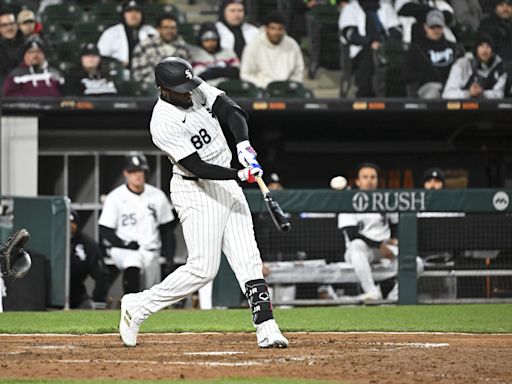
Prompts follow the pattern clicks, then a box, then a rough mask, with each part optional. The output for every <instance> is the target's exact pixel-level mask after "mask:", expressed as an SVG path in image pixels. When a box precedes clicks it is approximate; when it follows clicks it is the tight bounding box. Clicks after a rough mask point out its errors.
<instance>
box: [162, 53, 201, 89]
mask: <svg viewBox="0 0 512 384" xmlns="http://www.w3.org/2000/svg"><path fill="white" fill-rule="evenodd" d="M155 79H156V85H157V86H159V87H160V86H162V87H164V88H167V89H170V90H171V91H174V92H178V93H187V92H190V91H191V90H193V89H194V88H196V87H197V86H198V85H199V84H201V79H200V78H199V77H197V76H194V72H192V66H191V65H190V64H189V63H188V61H186V60H183V59H182V58H179V57H167V58H165V59H163V60H162V61H161V62H160V63H158V65H157V66H156V68H155Z"/></svg>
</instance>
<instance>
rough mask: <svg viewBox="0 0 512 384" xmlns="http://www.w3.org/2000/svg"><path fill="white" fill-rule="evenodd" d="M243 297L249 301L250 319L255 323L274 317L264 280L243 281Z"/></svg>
mask: <svg viewBox="0 0 512 384" xmlns="http://www.w3.org/2000/svg"><path fill="white" fill-rule="evenodd" d="M245 297H247V300H248V301H249V306H250V307H251V310H252V321H253V323H254V324H255V325H258V324H261V323H263V322H264V321H267V320H270V319H273V318H274V316H273V315H272V303H271V302H270V294H269V293H268V287H267V283H266V282H265V280H263V279H258V280H251V281H248V282H247V283H245Z"/></svg>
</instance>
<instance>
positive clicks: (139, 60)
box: [132, 13, 190, 87]
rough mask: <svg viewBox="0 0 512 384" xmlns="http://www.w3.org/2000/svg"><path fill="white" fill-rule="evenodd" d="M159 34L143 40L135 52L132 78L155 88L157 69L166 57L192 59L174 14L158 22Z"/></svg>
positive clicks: (161, 18) (165, 15) (161, 17)
mask: <svg viewBox="0 0 512 384" xmlns="http://www.w3.org/2000/svg"><path fill="white" fill-rule="evenodd" d="M157 31H158V33H157V34H156V35H154V36H150V37H148V38H147V39H145V40H142V41H141V42H140V43H139V44H138V45H137V46H136V47H135V50H134V51H133V59H132V76H133V79H134V80H135V81H138V82H142V83H146V84H147V85H148V86H152V87H154V84H155V74H154V71H155V67H156V66H157V64H158V63H159V62H160V61H161V60H162V59H163V58H165V57H168V56H175V57H181V58H183V59H185V60H189V59H190V50H189V47H188V45H187V43H186V42H185V40H183V37H181V36H180V35H179V31H178V21H177V20H176V17H175V16H174V15H172V14H169V13H168V14H164V15H162V16H160V17H159V18H158V20H157Z"/></svg>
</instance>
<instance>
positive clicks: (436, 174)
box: [423, 167, 444, 184]
mask: <svg viewBox="0 0 512 384" xmlns="http://www.w3.org/2000/svg"><path fill="white" fill-rule="evenodd" d="M432 179H437V180H439V181H441V182H442V183H443V184H444V172H443V171H441V170H440V169H439V168H437V167H433V168H429V169H427V170H426V171H425V172H424V173H423V182H424V183H425V182H426V181H428V180H432Z"/></svg>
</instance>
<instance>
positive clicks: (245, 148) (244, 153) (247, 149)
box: [236, 140, 259, 167]
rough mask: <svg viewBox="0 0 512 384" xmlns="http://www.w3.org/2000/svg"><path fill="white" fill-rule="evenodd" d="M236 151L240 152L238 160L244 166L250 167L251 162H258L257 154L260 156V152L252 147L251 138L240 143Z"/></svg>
mask: <svg viewBox="0 0 512 384" xmlns="http://www.w3.org/2000/svg"><path fill="white" fill-rule="evenodd" d="M236 151H237V153H238V161H239V162H240V164H242V165H243V166H244V167H250V166H251V164H258V161H257V160H256V156H258V154H257V153H256V151H255V150H254V148H253V147H252V145H251V143H249V140H244V141H241V142H240V143H238V144H237V145H236ZM258 165H259V164H258Z"/></svg>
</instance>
